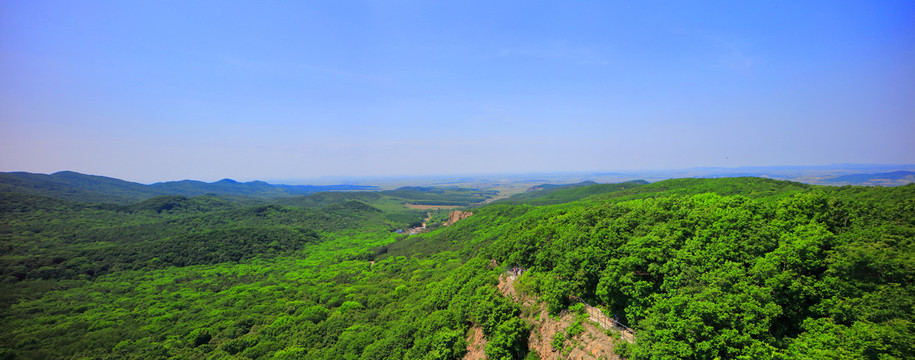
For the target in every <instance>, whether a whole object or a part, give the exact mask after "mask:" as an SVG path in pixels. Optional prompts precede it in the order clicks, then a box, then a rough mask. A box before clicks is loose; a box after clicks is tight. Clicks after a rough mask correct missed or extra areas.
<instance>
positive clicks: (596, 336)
mask: <svg viewBox="0 0 915 360" xmlns="http://www.w3.org/2000/svg"><path fill="white" fill-rule="evenodd" d="M516 279H517V277H516V276H514V275H509V274H504V275H502V276H501V277H499V284H498V285H497V287H498V289H499V291H500V292H501V293H502V295H504V296H505V297H508V298H510V299H512V300H514V301H516V302H520V303H522V304H524V305H525V306H528V307H531V311H529V312H528V313H529V314H531V315H528V316H522V317H523V318H524V319H525V320H527V321H528V322H529V323H531V324H533V329H532V330H531V334H530V337H529V338H528V348H529V349H531V350H533V351H537V353H538V354H539V355H540V358H541V359H550V360H552V359H595V360H596V359H607V360H616V359H622V358H621V357H620V356H619V355H616V353H614V352H613V346H614V343H615V342H617V341H630V342H631V341H632V340H631V334H628V333H626V334H624V333H625V332H617V334H619V336H622V339H613V338H612V337H610V336H608V335H607V334H606V333H605V332H604V330H603V329H601V328H600V327H599V326H595V325H594V324H593V323H591V321H594V322H595V323H597V322H598V320H601V318H600V317H599V316H598V314H599V310H598V311H597V313H592V311H588V315H589V319H588V320H589V321H585V322H583V323H582V328H583V329H584V331H583V332H582V333H581V334H579V335H576V336H574V337H572V338H571V339H566V340H565V342H564V343H563V346H562V348H561V349H554V348H553V345H552V344H551V343H550V342H551V341H552V339H553V336H554V335H555V334H556V333H558V332H562V333H564V332H565V330H566V329H567V328H568V327H569V326H571V325H572V324H573V323H575V320H576V317H577V315H576V314H572V313H570V312H569V311H568V310H563V311H562V313H560V314H559V316H554V317H550V316H549V313H548V312H547V311H546V308H545V307H544V306H542V304H540V303H539V302H537V301H536V299H533V297H530V296H525V294H522V293H519V292H518V291H517V290H516V289H515V286H514V285H515V280H516ZM594 310H597V309H594ZM534 316H536V318H534ZM600 316H603V314H600ZM603 318H606V317H605V316H603ZM603 320H604V321H600V322H601V323H604V322H606V320H607V319H603ZM481 335H482V333H481ZM626 335H629V336H630V339H627V338H626ZM623 339H625V340H623ZM465 358H466V357H465Z"/></svg>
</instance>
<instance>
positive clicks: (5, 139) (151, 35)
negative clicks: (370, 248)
mask: <svg viewBox="0 0 915 360" xmlns="http://www.w3.org/2000/svg"><path fill="white" fill-rule="evenodd" d="M913 13H915V3H912V2H907V1H887V2H866V1H856V2H848V3H841V4H838V3H834V2H803V3H795V2H759V3H744V2H740V3H733V2H704V3H702V4H701V6H697V5H695V4H670V3H665V4H661V5H652V4H644V3H629V2H602V1H594V2H581V3H574V4H568V3H561V4H550V5H545V4H532V3H528V2H499V3H490V2H475V1H474V2H434V3H427V2H415V1H404V2H348V3H304V2H287V3H269V4H266V3H243V2H222V1H219V2H216V1H199V2H192V3H185V2H152V3H136V2H117V1H92V2H67V1H34V2H6V3H3V4H0V40H2V41H0V76H2V77H3V79H4V81H2V82H0V171H28V172H37V173H53V172H57V171H62V170H71V171H76V172H80V173H85V174H95V175H102V176H108V177H114V178H120V179H125V180H130V181H137V182H143V183H151V182H158V181H170V180H180V179H195V180H202V181H215V180H219V179H222V178H231V179H236V180H239V181H249V180H269V179H316V178H322V177H361V178H366V177H398V176H460V175H462V174H496V173H499V174H527V173H563V172H598V171H621V172H622V171H630V172H637V171H654V170H658V169H689V168H701V167H725V168H738V167H748V166H819V165H827V164H913V163H915V145H913V144H912V141H911V137H912V135H913V134H915V102H913V101H912V98H913V94H915V68H913V67H912V66H911V64H913V63H915V23H913V22H912V21H911V14H913ZM601 169H607V170H601Z"/></svg>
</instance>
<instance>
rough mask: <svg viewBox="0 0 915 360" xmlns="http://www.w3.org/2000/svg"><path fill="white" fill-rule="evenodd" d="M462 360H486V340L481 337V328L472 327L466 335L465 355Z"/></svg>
mask: <svg viewBox="0 0 915 360" xmlns="http://www.w3.org/2000/svg"><path fill="white" fill-rule="evenodd" d="M463 359H464V360H483V359H486V338H485V337H483V328H482V327H479V326H474V327H473V328H471V329H470V333H469V334H467V353H466V354H464V357H463Z"/></svg>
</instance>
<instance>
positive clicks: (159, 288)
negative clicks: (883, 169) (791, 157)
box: [0, 178, 915, 359]
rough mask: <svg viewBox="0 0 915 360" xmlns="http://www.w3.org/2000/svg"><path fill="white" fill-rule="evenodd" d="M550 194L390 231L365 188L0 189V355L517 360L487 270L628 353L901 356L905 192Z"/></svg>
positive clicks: (913, 189) (652, 188) (707, 186)
mask: <svg viewBox="0 0 915 360" xmlns="http://www.w3.org/2000/svg"><path fill="white" fill-rule="evenodd" d="M551 190H553V191H550V192H548V193H544V194H543V196H531V195H527V196H524V197H518V198H513V199H512V198H510V199H508V201H499V202H496V203H493V204H490V205H486V206H481V207H477V208H475V209H473V212H474V215H473V216H471V217H470V218H467V219H465V220H462V221H460V222H458V223H456V224H454V225H452V226H450V227H442V228H438V229H437V230H435V231H433V232H430V233H426V234H422V235H416V236H409V237H406V236H403V235H399V234H397V233H395V232H394V230H396V229H398V228H402V227H403V226H406V225H407V224H406V223H405V222H403V221H397V219H398V217H397V216H391V214H392V213H396V212H397V211H401V210H396V208H395V207H393V206H389V205H390V204H391V203H393V202H385V201H388V200H385V201H381V198H375V199H372V198H371V197H373V196H374V195H371V196H366V197H365V198H362V197H361V195H352V196H349V195H348V196H339V199H336V197H337V196H336V195H330V196H328V195H321V196H319V198H320V199H319V198H316V199H312V200H304V199H306V198H302V199H303V200H302V201H303V202H306V203H308V204H309V205H308V206H305V205H304V204H299V206H294V205H293V204H291V203H279V204H269V203H266V204H265V203H261V204H253V205H249V204H246V203H244V202H238V201H231V200H226V199H224V198H219V197H213V196H203V197H191V198H187V197H181V196H179V197H163V198H153V199H150V200H147V201H144V202H139V203H131V204H126V205H98V204H89V203H80V202H70V201H63V200H55V199H51V198H47V197H42V196H41V195H39V194H36V193H30V194H23V193H21V192H5V193H0V195H2V198H0V200H2V201H0V209H2V213H0V250H2V253H0V284H2V287H3V289H2V290H3V291H2V295H0V296H2V297H0V306H2V308H0V311H2V317H0V328H2V329H4V330H3V331H2V332H0V346H2V349H0V358H3V357H6V358H17V357H19V358H81V357H87V358H112V359H124V358H127V359H130V358H137V359H148V358H168V357H175V358H218V357H235V358H250V359H259V358H264V359H286V358H290V359H292V358H309V359H323V358H326V359H401V358H409V359H454V358H460V357H461V356H462V355H463V354H464V352H465V351H466V340H465V339H466V336H465V335H466V334H467V332H468V331H469V329H470V328H471V327H473V326H480V327H481V328H482V329H483V331H484V334H485V335H486V337H487V338H488V339H489V340H490V342H489V345H488V346H487V348H486V353H487V354H488V355H489V356H490V357H491V358H523V357H524V356H527V355H532V354H528V350H527V348H526V346H525V345H524V344H525V343H524V340H525V339H526V337H527V331H528V329H529V327H530V326H531V325H532V324H526V323H524V322H523V321H521V320H520V319H519V318H518V316H517V315H518V314H519V313H520V311H521V310H520V307H519V305H518V304H517V303H514V302H513V301H511V300H510V299H506V298H504V297H502V296H501V295H499V294H498V292H497V291H496V290H495V286H494V284H495V282H496V278H497V276H498V275H499V274H500V273H502V271H503V268H504V266H522V267H525V268H527V269H528V271H526V272H525V274H524V275H523V276H522V277H521V278H520V280H519V281H520V282H521V284H522V285H523V287H524V288H526V289H529V291H531V292H533V293H535V294H536V295H537V296H538V297H539V298H540V300H541V301H542V302H543V303H544V304H545V305H546V306H547V308H548V309H549V310H550V311H551V312H553V313H556V312H558V311H560V310H562V309H564V308H567V307H568V306H569V305H570V304H569V297H570V296H576V297H579V298H581V299H584V300H586V301H587V302H589V303H591V304H594V305H599V306H602V307H603V308H604V309H605V310H606V311H608V312H609V313H612V314H617V315H619V316H620V319H621V320H622V321H623V322H625V323H627V324H629V325H631V326H633V327H634V328H636V329H637V330H638V337H637V341H636V343H635V344H634V345H633V346H632V347H630V348H629V349H621V350H625V351H627V352H628V353H627V354H626V355H628V356H630V357H631V358H634V359H713V358H722V359H724V358H746V359H760V358H761V359H766V358H773V359H819V358H824V359H825V358H869V359H905V358H912V357H913V351H915V349H913V345H912V344H915V323H913V321H915V318H913V308H915V287H913V284H915V281H913V280H915V279H913V277H915V244H913V239H915V185H907V186H902V187H896V188H880V187H877V188H870V187H821V186H813V185H804V184H798V183H791V182H784V181H774V180H767V179H760V178H731V179H679V180H669V181H662V182H658V183H653V184H641V183H636V184H629V185H628V186H627V185H620V184H598V185H591V186H579V187H570V188H566V189H558V190H555V189H551ZM415 191H417V190H415V189H406V190H405V191H402V193H408V192H415ZM372 194H377V193H372ZM457 194H458V195H463V194H462V193H457ZM400 195H401V196H403V194H400ZM312 196H314V195H312ZM380 196H382V197H389V196H391V195H390V194H382V195H380ZM458 197H460V196H458ZM386 199H390V198H386ZM338 200H339V201H338ZM417 200H421V199H417ZM394 202H396V200H395V201H394ZM373 204H376V205H373ZM493 260H495V261H496V262H497V263H498V264H500V266H497V267H492V266H491V264H492V261H493Z"/></svg>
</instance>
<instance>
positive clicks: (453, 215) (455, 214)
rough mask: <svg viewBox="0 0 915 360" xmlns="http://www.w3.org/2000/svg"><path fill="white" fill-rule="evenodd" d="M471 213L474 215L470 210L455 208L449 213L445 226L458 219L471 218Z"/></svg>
mask: <svg viewBox="0 0 915 360" xmlns="http://www.w3.org/2000/svg"><path fill="white" fill-rule="evenodd" d="M471 215H473V213H472V212H470V211H460V210H454V211H452V212H450V213H448V221H445V226H449V225H451V224H454V223H456V222H458V221H461V220H464V219H466V218H469V217H470V216H471Z"/></svg>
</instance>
